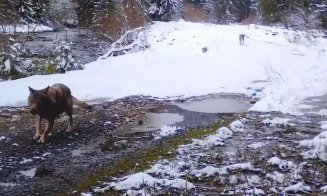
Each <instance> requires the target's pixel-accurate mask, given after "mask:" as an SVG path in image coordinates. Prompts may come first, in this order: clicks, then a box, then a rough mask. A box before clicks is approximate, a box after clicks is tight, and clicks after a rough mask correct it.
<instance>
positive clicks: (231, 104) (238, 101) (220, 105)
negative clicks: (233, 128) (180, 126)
mask: <svg viewBox="0 0 327 196" xmlns="http://www.w3.org/2000/svg"><path fill="white" fill-rule="evenodd" d="M176 105H177V106H178V107H180V108H182V109H184V110H188V111H193V112H202V113H239V112H245V111H247V110H248V109H249V108H250V107H251V104H250V101H249V100H246V99H245V98H243V97H241V96H238V95H215V96H210V97H207V98H198V99H194V100H189V101H187V102H184V103H177V104H176Z"/></svg>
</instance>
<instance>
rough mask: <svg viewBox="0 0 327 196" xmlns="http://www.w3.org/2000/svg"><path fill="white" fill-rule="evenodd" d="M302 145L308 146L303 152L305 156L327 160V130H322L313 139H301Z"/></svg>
mask: <svg viewBox="0 0 327 196" xmlns="http://www.w3.org/2000/svg"><path fill="white" fill-rule="evenodd" d="M300 146H303V147H306V148H308V150H307V151H304V152H302V153H301V154H302V156H303V157H304V158H306V159H315V158H319V159H321V160H323V161H327V151H326V149H327V131H324V132H321V133H320V134H318V135H317V136H316V137H314V138H313V139H311V140H310V139H309V140H303V141H300Z"/></svg>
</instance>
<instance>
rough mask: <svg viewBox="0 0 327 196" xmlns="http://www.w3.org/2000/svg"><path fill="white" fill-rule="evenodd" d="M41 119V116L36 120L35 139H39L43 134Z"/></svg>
mask: <svg viewBox="0 0 327 196" xmlns="http://www.w3.org/2000/svg"><path fill="white" fill-rule="evenodd" d="M41 120H42V118H41V117H40V116H38V117H37V120H36V131H35V135H34V137H33V138H34V139H37V138H39V137H40V136H41Z"/></svg>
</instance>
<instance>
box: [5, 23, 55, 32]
mask: <svg viewBox="0 0 327 196" xmlns="http://www.w3.org/2000/svg"><path fill="white" fill-rule="evenodd" d="M45 31H53V29H52V28H51V27H48V26H45V25H40V24H29V25H24V24H21V25H0V34H1V33H6V34H14V33H28V32H45Z"/></svg>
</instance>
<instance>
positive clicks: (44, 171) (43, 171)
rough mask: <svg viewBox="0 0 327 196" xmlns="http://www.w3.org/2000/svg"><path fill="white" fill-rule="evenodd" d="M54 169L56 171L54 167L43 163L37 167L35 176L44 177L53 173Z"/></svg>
mask: <svg viewBox="0 0 327 196" xmlns="http://www.w3.org/2000/svg"><path fill="white" fill-rule="evenodd" d="M53 171H54V170H53V169H52V168H50V167H47V166H44V165H42V166H40V167H38V168H37V169H36V172H35V177H40V178H42V177H45V176H47V175H50V174H52V173H53Z"/></svg>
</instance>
